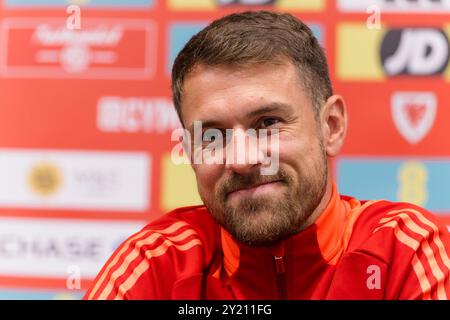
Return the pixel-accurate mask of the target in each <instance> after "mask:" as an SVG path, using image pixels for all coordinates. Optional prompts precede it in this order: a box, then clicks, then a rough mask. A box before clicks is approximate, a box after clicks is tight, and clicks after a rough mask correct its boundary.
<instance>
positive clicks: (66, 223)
mask: <svg viewBox="0 0 450 320" xmlns="http://www.w3.org/2000/svg"><path fill="white" fill-rule="evenodd" d="M142 226H143V224H142V223H138V222H123V221H121V222H113V221H81V220H65V219H64V220H63V219H59V220H56V219H52V220H50V219H23V218H6V217H1V218H0V274H1V275H2V276H5V275H11V276H28V277H55V278H66V277H67V270H68V268H70V267H72V266H74V265H75V266H77V267H78V268H79V270H80V274H81V277H82V278H83V279H91V278H93V277H95V276H96V274H97V273H98V272H99V271H100V268H101V267H102V266H103V264H104V263H105V262H106V261H107V259H108V258H109V257H110V256H111V254H112V252H113V251H114V249H115V248H116V245H117V242H118V240H117V239H118V237H123V235H124V234H127V235H131V234H133V233H135V232H137V231H139V229H140V228H142ZM121 239H122V241H123V240H124V238H121Z"/></svg>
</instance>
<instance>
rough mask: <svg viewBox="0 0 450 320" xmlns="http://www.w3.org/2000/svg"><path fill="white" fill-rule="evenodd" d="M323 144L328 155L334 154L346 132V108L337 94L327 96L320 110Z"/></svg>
mask: <svg viewBox="0 0 450 320" xmlns="http://www.w3.org/2000/svg"><path fill="white" fill-rule="evenodd" d="M320 120H321V125H322V136H323V144H324V148H325V150H326V153H327V155H328V156H329V157H334V156H336V155H337V154H338V153H339V151H340V150H341V147H342V145H343V144H344V139H345V135H346V133H347V110H346V107H345V102H344V99H343V98H342V97H341V96H339V95H333V96H331V97H329V98H328V100H327V102H326V103H325V105H324V106H323V107H322V110H321V116H320Z"/></svg>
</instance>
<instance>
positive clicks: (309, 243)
mask: <svg viewBox="0 0 450 320" xmlns="http://www.w3.org/2000/svg"><path fill="white" fill-rule="evenodd" d="M364 207H366V206H365V205H364ZM361 211H362V206H361V203H360V202H359V201H358V200H356V199H354V198H348V197H341V196H340V195H339V193H338V190H337V187H336V185H335V183H333V187H332V194H331V197H330V201H329V203H328V205H327V206H326V208H325V210H324V211H323V212H322V213H321V214H320V216H319V217H318V219H317V220H316V221H315V222H314V223H313V224H312V225H311V226H309V227H307V228H306V229H304V230H302V231H301V232H299V233H297V234H295V235H293V236H291V237H289V238H287V239H285V240H282V241H279V242H278V243H276V244H274V245H270V246H265V247H249V246H247V245H244V244H242V243H239V242H238V241H236V240H235V239H233V237H232V235H231V234H230V233H229V232H228V231H226V230H225V229H224V228H221V246H222V252H223V260H222V268H221V269H222V270H217V272H216V273H215V275H216V276H217V277H219V275H220V273H221V272H223V271H225V273H226V275H227V276H228V277H231V276H232V275H234V274H235V273H236V271H237V270H238V269H239V268H240V266H241V265H242V264H244V263H245V262H246V261H249V259H248V255H250V256H254V257H256V256H257V255H258V254H260V253H263V254H264V253H268V254H270V255H272V256H275V255H278V256H284V255H290V256H291V255H294V256H302V257H301V258H302V259H303V260H304V259H305V258H307V259H312V260H316V259H319V260H322V261H324V262H325V263H327V264H330V265H335V264H336V263H337V262H338V261H339V259H340V258H341V256H342V254H343V253H344V252H345V250H346V248H347V245H348V242H349V240H350V236H351V233H352V228H353V225H354V223H355V222H356V219H357V218H358V216H359V214H360V213H361ZM250 261H251V259H250ZM222 276H223V275H222Z"/></svg>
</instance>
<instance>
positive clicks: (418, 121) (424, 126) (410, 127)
mask: <svg viewBox="0 0 450 320" xmlns="http://www.w3.org/2000/svg"><path fill="white" fill-rule="evenodd" d="M391 111H392V118H393V120H394V124H395V126H396V127H397V130H398V131H399V132H400V134H401V135H402V136H403V137H404V138H405V139H406V140H407V141H408V142H409V143H411V144H416V143H418V142H419V141H421V140H422V139H423V138H424V137H425V136H426V135H427V133H428V132H429V131H430V129H431V128H432V127H433V124H434V119H435V117H436V96H435V95H434V94H433V93H432V92H396V93H394V94H393V95H392V100H391Z"/></svg>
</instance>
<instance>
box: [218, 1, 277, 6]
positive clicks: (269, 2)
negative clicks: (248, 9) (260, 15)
mask: <svg viewBox="0 0 450 320" xmlns="http://www.w3.org/2000/svg"><path fill="white" fill-rule="evenodd" d="M217 2H218V4H219V5H221V6H226V5H233V4H242V5H255V6H257V5H266V4H273V3H274V2H275V1H274V0H217Z"/></svg>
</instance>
